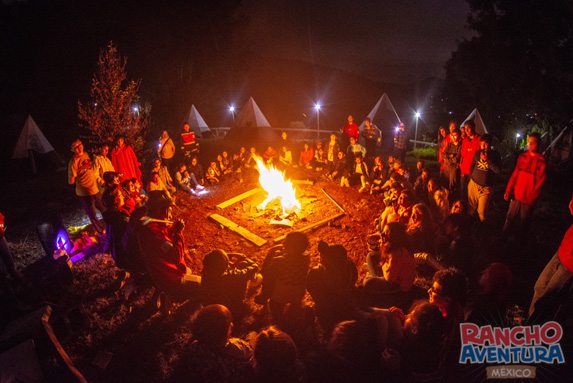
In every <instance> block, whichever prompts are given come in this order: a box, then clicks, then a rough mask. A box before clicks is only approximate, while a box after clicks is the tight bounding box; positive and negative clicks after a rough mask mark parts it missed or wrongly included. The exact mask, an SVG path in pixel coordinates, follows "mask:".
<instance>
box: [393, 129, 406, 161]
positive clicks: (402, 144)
mask: <svg viewBox="0 0 573 383" xmlns="http://www.w3.org/2000/svg"><path fill="white" fill-rule="evenodd" d="M407 139H408V137H406V132H405V126H404V123H403V122H401V123H400V126H399V127H398V128H396V133H394V149H395V150H396V158H398V159H400V160H401V161H402V163H403V164H405V163H406V148H407V145H408V142H407Z"/></svg>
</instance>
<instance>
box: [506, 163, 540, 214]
mask: <svg viewBox="0 0 573 383" xmlns="http://www.w3.org/2000/svg"><path fill="white" fill-rule="evenodd" d="M544 181H545V157H543V155H542V154H540V153H534V154H533V155H531V154H530V153H529V152H526V153H523V154H522V155H520V156H519V158H518V159H517V165H515V170H514V171H513V174H512V175H511V178H510V179H509V183H508V184H507V189H506V190H505V193H506V194H510V193H511V192H512V191H513V194H515V199H516V200H518V201H520V202H523V203H525V204H527V205H530V206H531V205H533V203H534V202H535V200H536V199H537V197H539V194H541V186H542V185H543V182H544Z"/></svg>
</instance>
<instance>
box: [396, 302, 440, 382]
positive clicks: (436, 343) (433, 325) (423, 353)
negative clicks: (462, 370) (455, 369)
mask: <svg viewBox="0 0 573 383" xmlns="http://www.w3.org/2000/svg"><path fill="white" fill-rule="evenodd" d="M404 319H405V320H404V337H403V338H402V339H401V341H400V347H399V352H400V355H401V357H402V361H401V366H402V367H403V369H404V370H405V371H407V372H408V373H409V374H410V376H411V377H412V378H413V380H414V381H426V380H425V379H424V378H425V377H428V374H431V375H430V376H431V377H432V378H437V379H440V378H441V377H442V375H443V373H444V370H443V369H444V361H445V353H446V347H445V339H446V319H445V318H444V317H443V316H442V313H441V311H440V309H439V308H438V307H437V306H436V305H433V304H431V303H428V301H424V300H422V301H418V302H415V303H414V304H413V305H412V308H411V309H410V313H409V314H408V315H407V316H406V317H405V318H404Z"/></svg>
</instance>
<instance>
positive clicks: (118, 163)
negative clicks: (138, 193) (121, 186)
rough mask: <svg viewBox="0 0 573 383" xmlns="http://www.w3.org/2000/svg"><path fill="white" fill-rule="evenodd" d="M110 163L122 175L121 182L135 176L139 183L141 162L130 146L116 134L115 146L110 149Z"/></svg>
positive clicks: (123, 138)
mask: <svg viewBox="0 0 573 383" xmlns="http://www.w3.org/2000/svg"><path fill="white" fill-rule="evenodd" d="M111 163H112V164H113V167H114V168H115V171H116V172H117V173H119V174H121V175H122V176H121V179H120V181H121V182H123V181H125V180H130V179H132V178H137V181H139V183H140V184H141V170H139V167H140V166H141V164H140V163H139V161H138V160H137V157H136V156H135V152H134V151H133V149H132V148H131V146H129V145H128V144H126V143H125V137H123V136H118V137H117V139H116V144H115V148H113V150H112V151H111Z"/></svg>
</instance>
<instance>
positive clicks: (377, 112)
mask: <svg viewBox="0 0 573 383" xmlns="http://www.w3.org/2000/svg"><path fill="white" fill-rule="evenodd" d="M380 107H382V109H380ZM384 112H393V113H394V116H396V120H397V122H398V124H399V123H400V122H402V120H400V116H398V113H396V109H394V105H392V101H390V97H388V95H387V94H386V93H384V94H383V95H382V97H380V99H379V100H378V102H377V103H376V105H374V108H372V110H371V111H370V113H368V118H369V119H370V122H372V123H373V124H374V125H377V124H383V122H382V121H377V120H381V119H383V117H382V114H384ZM392 118H393V116H392ZM394 125H397V124H394ZM364 126H365V124H364V121H362V124H360V132H362V130H363V129H364Z"/></svg>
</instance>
